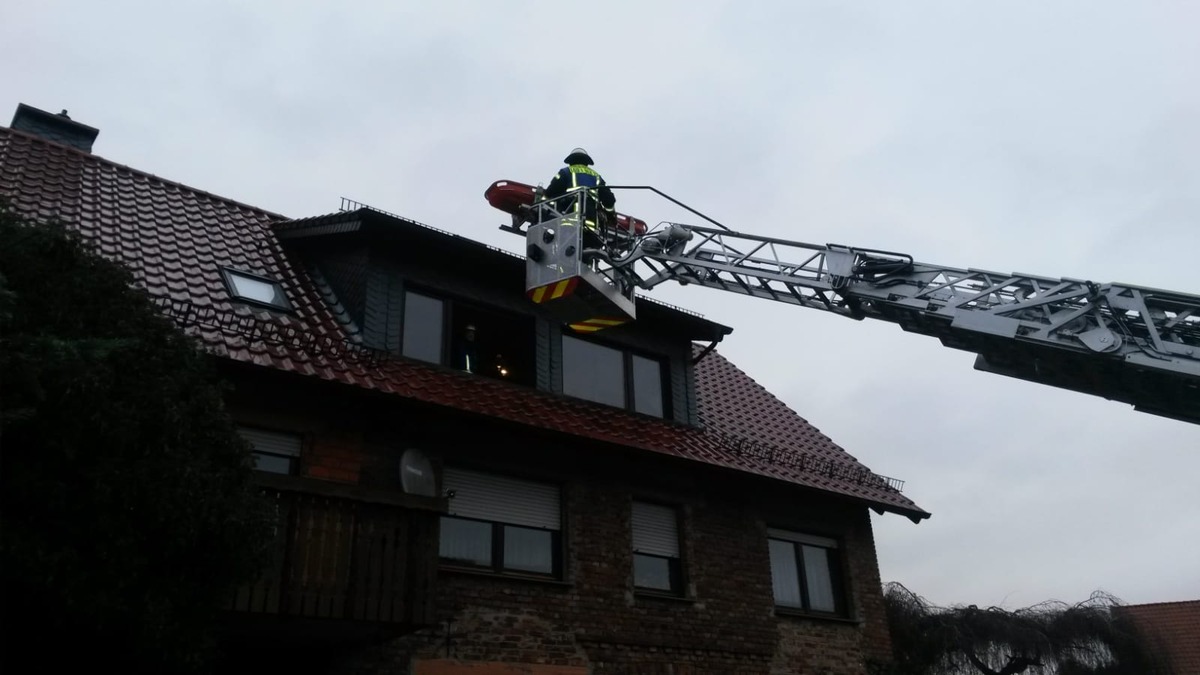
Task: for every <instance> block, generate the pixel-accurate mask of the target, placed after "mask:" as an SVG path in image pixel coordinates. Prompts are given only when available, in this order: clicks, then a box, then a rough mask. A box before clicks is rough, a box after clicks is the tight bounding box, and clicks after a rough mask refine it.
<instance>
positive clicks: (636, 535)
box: [633, 502, 683, 594]
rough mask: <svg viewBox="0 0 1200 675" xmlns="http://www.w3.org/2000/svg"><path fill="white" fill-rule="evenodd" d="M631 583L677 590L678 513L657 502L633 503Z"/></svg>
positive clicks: (680, 586)
mask: <svg viewBox="0 0 1200 675" xmlns="http://www.w3.org/2000/svg"><path fill="white" fill-rule="evenodd" d="M633 585H634V587H636V588H641V589H647V590H653V591H665V592H668V593H677V594H678V593H681V592H682V590H683V574H682V572H681V566H680V564H679V517H678V512H677V511H676V510H675V509H673V508H671V507H669V506H661V505H659V504H647V503H645V502H634V503H633Z"/></svg>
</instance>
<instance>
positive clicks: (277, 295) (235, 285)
mask: <svg viewBox="0 0 1200 675" xmlns="http://www.w3.org/2000/svg"><path fill="white" fill-rule="evenodd" d="M221 276H222V277H223V278H224V279H225V286H226V287H227V288H228V289H229V295H230V296H232V297H233V298H234V299H235V300H238V301H240V302H246V303H250V304H252V305H259V306H261V307H269V308H271V309H277V310H281V311H284V312H290V311H291V310H292V303H291V302H289V301H288V298H287V293H285V292H284V290H283V285H282V284H280V283H279V281H278V280H277V279H273V278H271V277H268V276H265V275H262V274H255V273H254V272H247V271H245V270H239V269H234V268H232V267H222V268H221ZM245 284H250V285H249V286H247V285H245ZM262 287H265V288H262ZM260 290H270V295H271V297H270V298H267V297H265V295H263V294H260V293H259V292H258V291H260Z"/></svg>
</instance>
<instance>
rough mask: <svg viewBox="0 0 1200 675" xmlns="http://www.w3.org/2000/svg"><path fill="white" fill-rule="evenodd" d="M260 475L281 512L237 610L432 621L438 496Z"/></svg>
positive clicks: (237, 600)
mask: <svg viewBox="0 0 1200 675" xmlns="http://www.w3.org/2000/svg"><path fill="white" fill-rule="evenodd" d="M258 478H259V483H260V484H261V485H262V486H263V491H264V493H265V494H266V495H267V496H268V497H269V498H270V499H272V501H273V502H274V504H275V509H276V512H277V513H278V516H279V517H278V526H277V527H276V528H275V530H274V541H273V542H272V546H271V560H270V563H269V565H268V567H267V569H266V570H265V571H264V573H263V574H262V576H261V577H260V578H259V579H258V580H257V581H256V582H254V583H252V584H249V585H247V586H244V587H243V588H241V589H240V590H239V591H238V593H237V594H236V596H235V597H234V599H233V601H232V603H231V606H230V608H231V609H233V610H235V611H238V612H247V613H252V614H266V615H270V614H275V615H280V616H289V617H307V618H315V619H348V620H355V621H364V622H372V623H385V624H404V625H406V626H410V627H416V626H421V625H428V624H430V623H431V622H432V621H433V617H434V607H433V602H434V584H435V580H436V578H437V522H438V520H437V519H438V513H439V511H440V510H441V508H440V506H441V505H440V500H437V499H431V498H423V497H413V496H411V495H403V494H394V493H391V492H382V491H375V490H366V489H362V488H359V487H356V486H346V485H338V484H333V483H329V482H326V481H318V480H313V479H305V478H298V477H295V476H277V475H271V474H260V475H259V476H258Z"/></svg>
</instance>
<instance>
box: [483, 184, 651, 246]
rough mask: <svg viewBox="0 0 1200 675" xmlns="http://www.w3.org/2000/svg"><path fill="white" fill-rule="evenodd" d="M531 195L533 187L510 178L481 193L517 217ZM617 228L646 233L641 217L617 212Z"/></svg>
mask: <svg viewBox="0 0 1200 675" xmlns="http://www.w3.org/2000/svg"><path fill="white" fill-rule="evenodd" d="M533 195H534V188H533V186H532V185H526V184H525V183H518V182H516V181H512V180H498V181H496V182H495V183H492V184H491V186H490V187H488V189H487V190H485V191H484V193H483V196H484V197H485V198H486V199H487V200H488V203H489V204H491V205H492V206H494V207H495V208H497V209H500V210H501V211H503V212H505V213H508V214H512V215H514V216H518V217H522V216H525V215H526V214H525V212H524V211H523V210H522V207H527V206H530V205H532V204H533ZM514 222H516V221H514ZM617 228H618V229H620V230H622V231H624V233H625V234H630V235H633V236H638V237H640V236H641V235H643V234H646V221H644V220H642V219H641V218H633V217H632V216H627V215H625V214H623V213H618V214H617Z"/></svg>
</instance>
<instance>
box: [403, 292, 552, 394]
mask: <svg viewBox="0 0 1200 675" xmlns="http://www.w3.org/2000/svg"><path fill="white" fill-rule="evenodd" d="M410 293H415V294H417V295H420V296H423V297H425V298H429V299H431V300H436V301H438V302H439V303H441V309H442V311H441V322H440V325H439V326H438V331H439V342H438V344H439V348H440V356H439V359H438V360H437V361H428V360H426V359H422V358H419V357H416V356H409V355H407V354H406V353H405V337H406V336H405V332H406V330H407V327H406V324H407V321H406V319H407V312H408V296H409V294H410ZM401 297H402V298H403V301H402V303H401V308H400V317H401V319H400V343H399V345H397V351H398V352H399V354H400V356H403V357H404V358H409V359H413V360H415V361H420V362H421V363H426V364H430V365H435V366H440V367H442V368H450V369H452V370H456V371H460V372H463V370H462V368H461V367H460V365H459V364H458V363H456V362H457V361H458V348H457V347H458V340H459V338H460V337H461V335H460V334H461V333H462V328H464V327H465V326H466V325H467V324H475V325H476V333H477V334H480V333H486V332H487V329H488V328H492V329H496V330H493V331H492V336H497V335H499V336H502V337H501V339H500V340H496V339H492V338H490V337H488V336H483V337H482V339H480V340H479V341H478V343H477V344H478V345H479V350H480V351H481V352H482V351H484V348H485V347H487V346H488V345H489V344H490V346H491V347H493V348H496V349H498V350H499V349H503V351H504V352H505V353H504V354H500V353H497V354H496V355H497V356H504V358H503V365H504V366H506V367H507V368H506V370H505V371H504V372H503V374H501V373H500V372H499V370H500V366H501V362H499V361H497V360H496V359H494V358H491V357H488V356H487V355H485V354H479V353H477V354H476V356H477V358H478V359H479V365H478V366H477V368H476V369H475V370H473V371H471V372H472V374H474V375H479V376H482V377H489V378H492V379H497V380H501V381H505V382H512V383H514V384H519V385H521V386H528V387H536V386H537V348H536V342H537V328H536V323H535V322H536V320H535V318H534V317H533V316H530V315H526V314H521V313H519V312H513V311H510V310H506V309H502V308H497V307H493V306H489V305H487V304H485V303H481V302H478V301H474V300H471V299H469V298H464V297H461V296H458V295H454V294H452V293H446V292H444V291H442V290H440V289H436V288H431V287H428V286H424V285H421V284H415V283H407V282H406V283H405V284H404V288H403V290H402V292H401ZM471 317H478V318H475V319H472V318H471ZM521 323H525V324H526V325H524V326H520V330H516V329H517V327H518V324H521ZM514 331H516V334H518V335H521V334H524V337H526V338H527V339H528V343H527V344H522V342H521V341H520V340H510V339H509V338H508V337H507V336H508V335H509V334H513V333H514ZM497 341H499V342H500V344H496V342H497ZM505 347H511V349H507V348H505ZM493 369H495V370H496V371H497V372H492V370H493ZM510 375H511V376H510Z"/></svg>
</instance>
